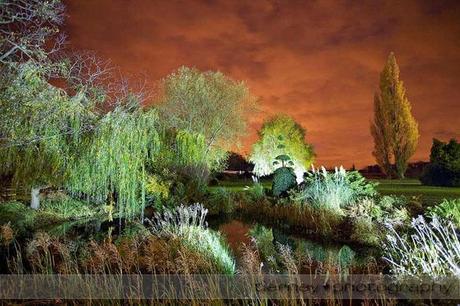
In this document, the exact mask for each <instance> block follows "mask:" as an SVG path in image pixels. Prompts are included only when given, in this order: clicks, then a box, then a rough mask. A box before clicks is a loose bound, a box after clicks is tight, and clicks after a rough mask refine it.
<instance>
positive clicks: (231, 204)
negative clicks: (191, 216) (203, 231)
mask: <svg viewBox="0 0 460 306" xmlns="http://www.w3.org/2000/svg"><path fill="white" fill-rule="evenodd" d="M204 203H205V207H206V208H207V209H208V211H209V214H210V215H223V214H231V213H232V212H233V210H234V208H235V201H234V199H233V194H232V192H231V191H228V190H227V189H226V188H223V187H218V188H216V189H214V190H211V191H210V192H209V196H208V198H207V200H206V201H205V202H204Z"/></svg>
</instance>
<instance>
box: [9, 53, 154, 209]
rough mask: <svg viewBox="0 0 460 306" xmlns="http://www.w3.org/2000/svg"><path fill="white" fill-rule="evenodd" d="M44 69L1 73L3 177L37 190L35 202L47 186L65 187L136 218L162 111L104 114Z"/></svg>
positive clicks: (123, 107) (130, 105) (133, 107)
mask: <svg viewBox="0 0 460 306" xmlns="http://www.w3.org/2000/svg"><path fill="white" fill-rule="evenodd" d="M42 69H43V68H41V67H40V66H37V65H35V64H32V63H30V62H28V63H25V64H21V65H19V68H15V69H11V70H10V73H9V74H3V75H2V77H3V80H4V82H2V85H3V86H2V88H1V93H0V102H1V104H0V110H1V111H0V135H1V141H0V146H1V148H0V149H1V150H0V160H1V161H2V165H3V166H2V168H1V169H0V171H1V173H2V174H10V175H13V178H14V181H15V182H16V183H17V184H20V185H22V186H26V187H29V188H33V189H34V192H35V194H34V193H33V194H32V199H33V200H34V197H35V201H37V199H36V198H37V197H38V193H39V190H40V189H41V188H43V187H45V186H56V187H64V188H67V189H68V190H69V191H71V192H73V193H76V194H79V195H81V196H84V197H87V198H89V199H91V200H93V201H96V202H104V203H105V201H107V200H108V199H111V200H113V202H114V203H116V205H117V206H116V208H117V212H118V213H120V214H121V215H123V216H126V217H133V216H134V215H136V214H138V213H139V212H140V211H141V208H142V207H143V204H144V199H145V181H146V168H147V167H148V166H149V164H150V163H152V161H153V158H154V156H155V154H156V150H157V147H158V139H159V137H158V133H157V128H156V124H157V115H156V111H155V110H154V109H144V108H141V107H140V106H139V105H138V104H136V101H135V100H134V101H128V102H125V103H123V102H120V104H119V105H117V106H116V107H115V108H114V109H113V110H111V111H109V112H107V113H103V114H99V113H98V112H94V111H93V108H92V105H91V104H88V103H86V101H85V103H82V96H83V95H82V94H77V95H75V96H69V95H67V94H66V93H65V92H64V91H63V90H61V89H58V88H56V87H54V86H52V85H50V84H49V83H48V81H47V80H46V78H45V77H44V75H43V74H42ZM33 203H34V202H32V204H33ZM38 205H39V204H38V203H36V204H34V206H35V207H34V208H38Z"/></svg>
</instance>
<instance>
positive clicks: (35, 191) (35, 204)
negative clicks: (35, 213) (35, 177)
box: [30, 187, 40, 209]
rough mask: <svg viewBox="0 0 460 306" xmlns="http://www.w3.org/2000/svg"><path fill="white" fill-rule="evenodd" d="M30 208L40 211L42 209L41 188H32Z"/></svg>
mask: <svg viewBox="0 0 460 306" xmlns="http://www.w3.org/2000/svg"><path fill="white" fill-rule="evenodd" d="M30 196H31V199H30V208H32V209H38V208H40V188H37V187H32V191H31V192H30Z"/></svg>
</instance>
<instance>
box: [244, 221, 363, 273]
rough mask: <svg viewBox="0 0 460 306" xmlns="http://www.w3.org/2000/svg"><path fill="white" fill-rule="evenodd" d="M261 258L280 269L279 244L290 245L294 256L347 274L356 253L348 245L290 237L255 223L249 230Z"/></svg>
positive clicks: (270, 265) (273, 267)
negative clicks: (326, 243) (335, 244)
mask: <svg viewBox="0 0 460 306" xmlns="http://www.w3.org/2000/svg"><path fill="white" fill-rule="evenodd" d="M248 234H249V236H250V237H251V239H253V240H254V242H255V244H256V246H257V248H258V250H259V253H260V255H261V258H262V260H263V261H264V262H266V263H267V264H268V266H269V267H270V268H272V269H276V270H278V269H279V267H280V265H281V260H280V252H279V246H280V245H284V246H288V247H289V248H290V249H291V250H292V253H293V254H294V256H296V257H298V258H300V257H302V258H308V259H309V262H311V264H312V265H314V266H321V267H326V266H327V267H334V268H335V269H336V270H338V271H341V272H342V273H345V274H347V273H348V270H349V268H350V267H351V266H352V264H353V262H354V260H355V258H356V253H355V252H354V251H353V250H352V249H351V248H350V247H349V246H347V245H343V246H333V245H321V244H319V243H316V242H313V241H309V240H304V239H297V238H293V237H290V236H288V235H286V234H284V233H283V232H281V231H280V230H277V229H271V228H266V227H264V226H262V225H259V224H257V225H255V226H253V227H252V228H251V229H250V230H249V233H248Z"/></svg>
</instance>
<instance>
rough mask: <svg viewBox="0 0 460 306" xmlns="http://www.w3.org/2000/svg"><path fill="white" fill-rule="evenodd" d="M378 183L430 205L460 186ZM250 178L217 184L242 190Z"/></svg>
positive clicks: (387, 191) (385, 190)
mask: <svg viewBox="0 0 460 306" xmlns="http://www.w3.org/2000/svg"><path fill="white" fill-rule="evenodd" d="M376 181H377V182H378V183H379V185H378V186H377V191H378V192H379V193H380V194H382V195H403V196H406V197H416V198H418V200H420V201H421V202H422V203H423V204H424V205H427V206H430V205H433V204H436V203H439V202H441V201H442V200H443V199H455V198H460V187H458V188H455V187H435V186H424V185H422V184H421V183H420V181H419V180H417V179H404V180H376ZM261 183H262V185H263V186H264V187H266V188H271V182H270V181H262V182H261ZM251 185H252V181H251V180H235V181H221V182H220V183H219V186H217V187H211V189H212V188H218V187H224V188H226V189H228V190H231V191H244V189H245V187H246V186H251Z"/></svg>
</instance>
